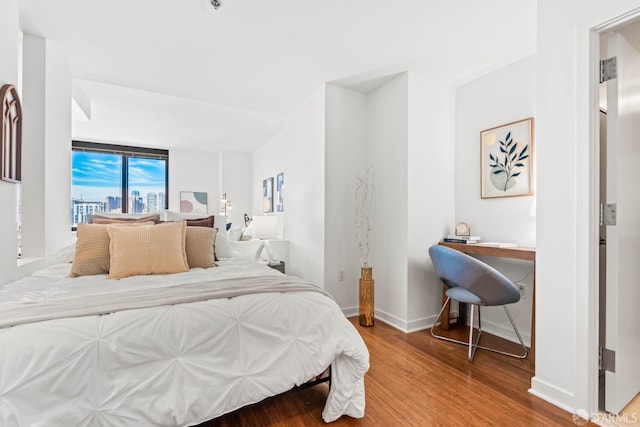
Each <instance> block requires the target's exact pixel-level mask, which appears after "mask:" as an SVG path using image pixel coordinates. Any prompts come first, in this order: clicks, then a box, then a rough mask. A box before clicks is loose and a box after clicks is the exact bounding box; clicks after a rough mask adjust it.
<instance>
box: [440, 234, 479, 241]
mask: <svg viewBox="0 0 640 427" xmlns="http://www.w3.org/2000/svg"><path fill="white" fill-rule="evenodd" d="M445 238H446V239H462V240H481V237H480V236H456V235H455V234H449V235H447V237H445Z"/></svg>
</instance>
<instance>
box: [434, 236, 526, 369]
mask: <svg viewBox="0 0 640 427" xmlns="http://www.w3.org/2000/svg"><path fill="white" fill-rule="evenodd" d="M429 256H430V257H431V261H432V262H433V266H434V268H435V271H436V274H437V275H438V277H440V280H442V282H443V283H444V284H445V285H446V286H447V287H448V289H447V291H446V295H447V301H446V303H445V304H444V305H443V306H442V309H441V310H440V313H439V314H438V317H437V318H436V320H435V322H434V323H433V326H432V327H431V335H433V336H434V337H435V338H438V339H442V340H446V341H451V342H455V343H458V344H463V345H468V346H469V360H470V361H472V360H473V356H474V355H475V352H476V349H478V348H482V349H485V350H490V351H493V352H496V353H500V354H505V355H507V356H513V357H517V358H520V359H524V358H525V357H527V348H526V347H525V345H524V342H523V341H522V337H521V336H520V332H519V331H518V328H517V327H516V324H515V323H514V321H513V318H512V317H511V313H510V312H509V309H508V308H507V306H506V304H512V303H514V302H518V301H519V300H520V293H519V292H518V289H517V288H516V286H515V285H514V284H513V283H512V282H511V280H509V279H508V278H506V277H505V276H504V275H503V274H501V273H500V272H498V271H497V270H496V269H494V268H493V267H491V266H489V265H487V264H485V263H484V262H482V261H480V260H478V259H476V258H473V257H471V256H469V255H467V254H463V253H462V252H460V251H456V250H455V249H451V248H448V247H446V246H441V245H434V246H431V247H430V248H429ZM450 300H455V301H459V302H463V303H467V304H470V307H471V310H470V311H471V314H470V325H469V342H465V341H459V340H455V339H452V338H449V337H445V336H443V335H437V334H436V333H434V328H435V327H436V325H437V324H438V323H439V322H440V318H441V317H442V313H443V311H444V310H445V308H446V307H448V306H449V305H448V302H449V301H450ZM498 305H501V306H503V307H504V311H505V312H506V313H507V317H508V318H509V321H510V322H511V325H512V326H513V330H514V331H515V333H516V335H517V337H518V340H519V341H520V345H521V346H522V351H523V352H522V354H513V353H507V352H504V351H501V350H497V349H494V348H488V347H483V346H478V342H479V340H480V335H481V334H482V323H481V319H480V307H481V306H498ZM475 306H478V334H477V337H476V339H475V342H474V341H473V331H474V327H473V321H474V318H473V317H474V315H473V312H474V307H475Z"/></svg>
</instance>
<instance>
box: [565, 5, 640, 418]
mask: <svg viewBox="0 0 640 427" xmlns="http://www.w3.org/2000/svg"><path fill="white" fill-rule="evenodd" d="M638 17H640V8H638V9H634V10H631V11H628V12H627V13H625V14H622V15H620V16H618V17H615V18H613V19H611V20H609V21H606V22H604V23H601V24H599V25H596V26H594V27H591V28H590V29H589V30H588V31H589V60H588V76H589V91H588V98H589V102H588V108H589V110H588V117H589V147H588V157H589V202H588V204H589V226H588V228H589V233H588V234H589V238H588V257H589V271H588V273H587V274H588V293H589V296H588V298H589V304H588V311H589V314H588V322H587V328H586V333H587V336H588V343H589V345H588V347H589V356H588V357H587V364H588V369H589V372H588V375H587V377H588V378H587V379H586V381H587V385H588V389H587V391H586V393H587V396H585V397H586V401H587V402H588V405H587V406H588V408H586V411H585V413H581V412H582V411H581V410H578V411H576V412H577V413H578V415H581V416H583V417H584V418H587V419H589V418H591V417H593V416H594V415H595V414H597V413H598V392H599V381H598V378H599V367H598V350H599V331H600V322H599V306H600V301H599V293H598V292H599V286H600V283H599V274H600V271H599V270H600V269H599V258H600V254H599V251H600V248H599V246H600V245H599V238H598V237H599V223H600V117H599V114H600V103H599V101H600V81H599V80H600V77H599V75H600V38H601V36H602V35H603V34H604V33H606V32H607V31H610V30H612V29H614V28H616V27H620V26H624V25H625V24H627V23H630V22H631V21H632V20H634V19H637V18H638Z"/></svg>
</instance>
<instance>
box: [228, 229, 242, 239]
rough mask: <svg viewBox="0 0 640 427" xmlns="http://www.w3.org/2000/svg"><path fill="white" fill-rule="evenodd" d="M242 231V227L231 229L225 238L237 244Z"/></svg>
mask: <svg viewBox="0 0 640 427" xmlns="http://www.w3.org/2000/svg"><path fill="white" fill-rule="evenodd" d="M243 231H244V229H243V228H242V227H231V228H230V229H229V231H227V237H228V238H229V241H231V242H237V241H238V240H240V238H241V237H242V232H243Z"/></svg>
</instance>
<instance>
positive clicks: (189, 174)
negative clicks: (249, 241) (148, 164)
mask: <svg viewBox="0 0 640 427" xmlns="http://www.w3.org/2000/svg"><path fill="white" fill-rule="evenodd" d="M219 156H220V155H219V154H218V153H209V152H201V151H188V150H180V149H170V150H169V209H170V210H173V211H177V212H180V192H181V191H202V192H205V193H207V212H208V214H209V215H217V214H218V212H219V211H220V196H221V194H220V172H219V168H220V157H219ZM216 225H219V224H216Z"/></svg>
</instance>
